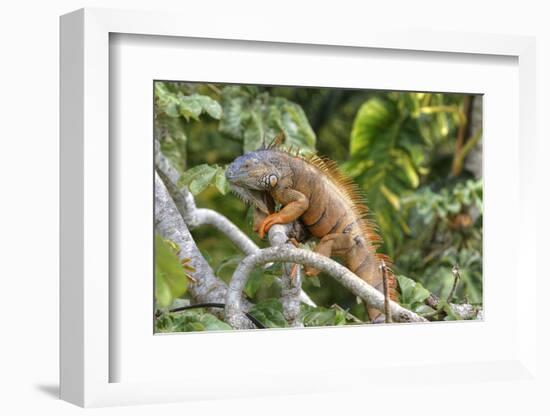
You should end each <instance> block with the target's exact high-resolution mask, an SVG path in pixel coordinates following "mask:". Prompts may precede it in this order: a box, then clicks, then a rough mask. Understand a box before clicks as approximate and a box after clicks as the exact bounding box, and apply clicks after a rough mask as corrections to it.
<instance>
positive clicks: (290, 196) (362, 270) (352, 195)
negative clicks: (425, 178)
mask: <svg viewBox="0 0 550 416" xmlns="http://www.w3.org/2000/svg"><path fill="white" fill-rule="evenodd" d="M226 178H227V180H228V182H229V183H230V185H231V188H232V190H233V192H234V193H236V194H237V195H238V196H239V197H241V198H242V199H243V200H244V201H245V202H247V203H249V204H253V205H254V206H255V207H256V212H257V215H256V216H255V230H257V231H258V234H259V236H260V238H263V237H264V235H265V233H267V231H268V230H269V228H270V227H271V226H272V225H274V224H286V223H290V222H292V221H295V220H298V219H300V220H301V221H302V223H303V224H304V225H305V227H306V228H307V230H308V231H309V232H310V233H311V234H312V235H313V236H315V237H317V238H319V243H318V244H317V246H316V248H315V252H317V253H319V254H322V255H325V256H327V257H330V256H341V257H342V259H343V260H344V264H345V265H346V267H347V268H348V269H349V270H351V271H352V272H353V273H355V274H356V275H357V276H359V277H360V278H361V279H363V280H365V281H366V282H367V283H369V284H370V285H371V286H374V287H375V288H376V289H378V290H379V291H380V292H383V281H382V272H381V270H380V264H381V262H382V260H384V262H385V263H386V264H389V261H388V258H387V257H386V256H384V255H382V254H379V253H377V252H376V249H377V246H378V245H379V244H380V242H381V239H380V237H379V235H378V234H377V233H376V232H375V231H374V226H373V224H372V223H371V221H369V220H368V219H367V207H366V205H365V204H364V202H363V198H362V196H361V194H360V192H359V190H358V188H357V186H356V185H355V184H354V183H353V182H352V181H351V180H350V179H349V178H347V177H345V176H344V175H343V174H342V173H341V172H340V170H339V169H338V167H337V165H336V163H335V162H333V161H330V160H327V159H323V158H320V157H318V156H309V157H303V156H300V155H298V154H292V153H291V152H288V151H285V150H283V149H280V148H278V147H275V146H269V147H268V148H265V149H260V150H258V151H255V152H250V153H246V154H244V155H243V156H240V157H238V158H237V159H235V160H234V161H233V163H231V165H229V167H228V168H227V170H226ZM275 203H279V204H280V205H281V209H280V210H279V211H278V212H274V211H275V210H274V207H275ZM318 273H319V271H318V270H315V269H312V268H306V275H309V276H314V275H316V274H318ZM387 278H388V279H389V286H390V297H391V298H392V299H393V300H396V297H397V296H396V292H395V287H396V283H395V277H394V276H393V274H392V273H391V272H390V271H388V273H387ZM367 307H368V305H367ZM368 314H369V317H370V319H371V320H372V321H373V322H379V321H381V320H382V319H383V318H384V317H383V314H382V312H380V311H379V310H377V309H374V308H368Z"/></svg>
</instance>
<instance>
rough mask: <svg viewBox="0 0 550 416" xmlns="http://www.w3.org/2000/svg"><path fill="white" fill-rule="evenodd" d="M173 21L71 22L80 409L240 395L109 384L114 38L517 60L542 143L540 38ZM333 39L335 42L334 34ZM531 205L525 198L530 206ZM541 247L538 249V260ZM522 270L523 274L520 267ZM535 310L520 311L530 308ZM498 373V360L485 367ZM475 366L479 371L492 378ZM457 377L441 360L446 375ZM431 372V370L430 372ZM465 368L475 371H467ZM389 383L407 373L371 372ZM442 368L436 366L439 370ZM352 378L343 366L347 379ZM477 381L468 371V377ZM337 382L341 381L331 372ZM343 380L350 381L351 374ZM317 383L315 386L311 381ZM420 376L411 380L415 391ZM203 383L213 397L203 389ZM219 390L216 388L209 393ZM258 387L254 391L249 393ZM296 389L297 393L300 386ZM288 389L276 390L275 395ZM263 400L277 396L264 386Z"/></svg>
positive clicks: (527, 227) (94, 16) (91, 13)
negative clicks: (238, 31) (243, 30)
mask: <svg viewBox="0 0 550 416" xmlns="http://www.w3.org/2000/svg"><path fill="white" fill-rule="evenodd" d="M181 21H182V20H181V16H179V15H177V14H173V13H151V12H135V11H132V12H129V11H115V10H99V9H85V10H79V11H76V12H73V13H71V14H69V15H66V16H63V17H62V20H61V81H62V85H61V116H62V118H61V210H62V211H61V252H62V258H61V397H62V398H63V399H65V400H67V401H70V402H73V403H76V404H79V405H81V406H102V405H112V404H133V403H151V402H163V401H180V400H190V399H197V398H209V397H214V395H215V396H216V397H236V396H239V395H240V394H239V393H238V391H237V390H235V389H227V386H226V385H225V383H224V382H223V380H219V379H215V380H212V379H206V378H203V379H201V380H193V383H194V384H195V387H196V388H194V389H185V388H182V384H181V383H177V382H158V383H151V382H149V383H109V362H110V359H113V358H116V357H111V356H110V355H109V240H108V238H109V194H108V192H109V191H108V190H109V140H108V138H109V34H110V33H127V34H144V35H162V36H181V37H192V38H194V37H197V38H212V39H232V40H249V41H270V42H282V43H301V44H312V45H334V46H355V47H369V48H384V49H400V50H411V51H434V52H451V53H474V54H489V55H506V56H513V57H517V58H518V60H519V69H520V75H519V82H520V96H519V100H520V107H519V108H520V114H519V118H520V123H519V125H520V131H519V137H521V138H522V140H525V141H526V142H527V143H531V144H532V143H534V141H535V132H534V126H535V121H536V120H535V119H534V117H535V111H534V105H535V104H534V103H535V100H534V97H535V76H534V72H535V42H534V39H533V38H526V37H515V36H504V35H502V36H500V35H486V34H468V33H466V34H465V33H439V34H437V36H434V34H433V33H428V32H421V31H407V32H406V33H404V32H398V31H394V30H392V31H391V32H390V31H387V32H384V31H380V30H375V29H367V30H365V29H364V28H361V32H360V33H359V32H354V31H353V28H350V29H349V30H348V31H343V32H342V31H341V32H339V33H338V34H331V35H330V36H329V35H327V34H326V32H325V31H324V30H323V28H322V27H311V30H308V31H307V32H303V33H302V32H301V31H299V30H298V29H296V30H293V29H292V28H287V29H288V30H285V31H280V30H279V26H278V25H277V24H272V25H270V24H264V25H262V26H261V28H259V27H251V28H250V30H249V31H247V36H240V35H233V31H232V28H231V25H230V24H229V23H228V24H227V25H226V26H224V25H223V24H221V25H217V26H216V27H215V28H208V29H204V28H203V27H202V26H201V25H200V23H199V22H193V21H192V20H191V21H189V19H187V20H186V25H185V26H182V25H181ZM327 36H328V37H327ZM534 149H535V146H528V145H525V144H524V143H522V146H521V147H520V149H519V151H520V157H519V159H520V164H521V177H520V178H519V179H520V184H521V185H520V195H521V196H522V201H521V205H520V214H522V215H520V216H519V218H521V224H520V225H519V227H518V228H519V231H518V232H519V240H520V241H536V238H535V237H536V236H535V229H536V219H535V217H534V215H533V213H532V212H530V211H528V210H529V208H530V205H529V201H530V200H529V196H532V195H535V193H534V192H533V189H532V188H533V184H532V183H531V181H530V180H529V178H530V177H531V175H534V172H535V163H534V162H535V152H534ZM523 197H524V198H523ZM532 252H533V251H531V253H532ZM525 253H526V252H525V250H523V251H522V257H520V259H521V260H525V262H524V263H523V262H522V264H525V268H524V269H523V270H522V272H523V273H524V277H522V280H523V281H524V285H525V286H523V285H522V286H523V287H526V288H530V289H529V290H527V289H522V288H520V289H519V290H518V308H519V312H518V318H520V319H521V318H522V316H523V317H524V316H525V314H527V313H528V312H524V311H529V310H532V309H534V308H535V295H534V294H535V293H536V290H535V289H534V288H535V287H536V278H537V275H536V270H535V263H536V262H535V261H534V259H533V255H532V254H531V256H530V258H529V260H528V261H527V260H526V258H525ZM518 273H519V271H518ZM526 304H527V305H529V307H526V308H521V306H522V305H526ZM521 322H522V325H521V327H520V333H521V334H520V335H521V336H520V340H519V345H518V356H517V357H514V359H511V360H510V361H509V362H503V363H501V364H500V369H501V370H502V369H505V370H506V371H507V374H508V376H509V377H511V378H512V379H513V380H516V379H517V380H521V379H523V378H525V377H526V375H528V377H532V376H534V374H535V368H536V362H535V349H536V342H535V341H536V339H535V333H536V321H535V320H533V319H530V318H529V319H527V318H526V319H524V320H523V319H522V320H521ZM485 364H487V365H492V364H494V363H485ZM480 365H484V363H481V364H480V363H478V364H471V365H469V366H468V367H467V368H468V371H470V372H471V371H474V372H475V371H482V370H480V369H481V367H480ZM445 366H447V368H448V369H453V371H457V369H456V368H454V367H453V366H452V365H449V364H446V363H442V364H441V366H440V367H439V368H438V369H437V370H438V371H444V370H443V369H444V368H446V367H445ZM420 367H421V366H420ZM462 369H464V366H463V367H462ZM371 371H372V374H373V375H376V377H377V378H379V379H384V377H388V374H399V376H400V377H401V378H403V379H404V380H407V377H403V374H402V373H403V372H400V371H396V370H395V369H393V370H390V372H389V373H388V369H378V370H376V369H372V370H371ZM432 371H433V369H432ZM352 373H353V371H352V370H349V369H342V370H341V371H339V372H338V375H339V376H340V377H343V376H348V375H350V374H352ZM465 374H466V373H464V377H466V376H465ZM331 375H332V376H333V375H334V374H333V373H331ZM292 377H293V381H292V382H291V383H290V382H289V381H288V379H287V378H286V377H284V376H283V375H273V378H275V379H278V380H280V382H281V384H282V383H286V385H287V388H286V390H285V391H293V392H304V393H306V392H309V391H312V389H311V387H310V388H304V387H303V386H306V385H308V378H307V375H304V374H293V376H292ZM343 378H344V377H343ZM309 382H311V380H309ZM413 382H414V381H413V379H410V381H409V383H413ZM201 387H202V388H203V389H204V392H202V391H201ZM207 387H208V388H207ZM248 387H249V386H248ZM289 389H291V390H289ZM333 389H334V386H324V385H316V386H315V391H317V392H319V391H333ZM276 393H277V392H275V391H274V392H273V394H276ZM252 394H267V393H266V392H265V391H263V390H262V389H258V390H249V391H248V393H243V394H242V395H244V396H246V395H252Z"/></svg>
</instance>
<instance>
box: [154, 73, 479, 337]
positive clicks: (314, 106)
mask: <svg viewBox="0 0 550 416" xmlns="http://www.w3.org/2000/svg"><path fill="white" fill-rule="evenodd" d="M481 102H482V100H481V96H472V95H464V94H447V93H445V94H442V93H417V92H386V91H365V90H353V89H349V90H344V89H329V88H301V87H299V88H297V87H279V86H251V85H221V84H198V83H181V82H160V81H157V82H155V110H156V111H155V127H156V131H155V134H156V135H157V138H158V139H159V140H160V142H161V150H162V152H163V153H164V154H165V155H166V156H167V157H168V158H169V159H170V160H171V161H172V162H173V163H174V165H175V166H176V167H177V168H178V170H179V171H180V173H182V178H183V180H182V183H181V184H180V186H188V187H189V189H190V190H191V192H192V193H193V194H194V195H195V198H196V202H197V205H198V206H200V207H208V208H212V209H214V210H217V211H218V212H220V213H222V214H223V215H225V216H227V217H228V218H229V219H230V220H231V221H233V222H234V223H235V224H236V225H237V226H238V227H239V228H240V229H242V230H244V231H245V232H246V233H247V234H248V235H250V236H251V237H252V238H253V239H254V240H255V242H256V243H257V244H258V245H259V246H261V247H263V246H265V245H266V244H265V242H262V241H259V240H258V238H257V236H256V235H254V234H253V233H252V231H251V226H250V212H249V209H248V207H246V206H244V204H243V203H242V202H241V201H240V200H239V199H237V198H236V197H234V196H232V195H231V194H229V193H228V188H227V184H226V183H225V179H224V170H225V167H226V165H228V164H229V163H231V161H232V160H233V159H235V158H236V157H237V156H239V155H241V154H243V153H244V152H247V151H251V150H254V149H257V148H258V147H260V146H261V144H262V142H263V140H264V138H266V140H270V138H273V137H274V136H275V135H276V134H277V133H279V132H280V131H281V130H282V131H284V132H285V135H286V138H287V139H286V140H287V141H286V143H285V144H286V145H289V146H293V147H295V148H299V149H300V151H301V152H303V153H308V152H318V153H319V154H322V155H325V156H328V157H330V158H331V159H334V160H335V161H337V162H338V164H339V166H341V168H342V169H343V170H344V171H345V172H346V173H347V174H348V175H350V176H352V177H353V178H354V179H355V181H356V182H357V183H358V184H359V185H360V187H361V188H362V189H363V191H364V193H365V196H366V199H367V203H368V206H369V208H370V210H371V215H372V218H373V219H374V220H375V222H376V223H377V224H378V225H379V232H380V234H381V235H382V237H383V239H384V243H383V245H382V246H381V247H380V251H381V252H384V253H386V254H388V255H390V257H391V258H392V259H393V260H394V267H393V269H394V272H395V273H396V275H397V276H398V281H399V284H400V286H401V292H402V295H401V303H402V304H403V305H404V306H407V307H409V308H411V309H413V310H415V311H417V312H419V313H429V312H430V309H429V308H428V307H427V306H426V305H424V304H423V300H424V299H425V298H426V297H427V296H428V293H429V292H432V293H435V294H437V295H439V296H441V297H443V298H446V297H447V295H448V293H449V292H450V291H451V287H452V284H453V275H452V273H451V269H452V266H453V265H457V266H458V267H459V269H460V276H461V279H460V281H459V284H458V288H457V291H456V293H455V295H454V299H453V301H462V300H466V301H467V302H470V303H474V304H481V302H482V213H483V204H482V198H483V195H482V178H481V133H482V131H481V114H482V108H481ZM193 236H194V238H195V241H196V242H197V245H198V247H199V249H200V250H201V253H202V254H203V255H204V257H205V258H206V259H207V261H208V262H209V263H210V264H211V266H212V267H213V269H214V270H215V273H216V274H217V275H218V276H219V277H221V278H222V279H224V280H225V281H228V280H229V279H230V277H231V274H232V272H233V270H234V269H235V267H236V265H237V264H238V261H239V260H240V259H241V258H242V254H241V253H239V251H238V250H237V249H236V248H235V247H234V246H233V245H232V244H231V243H230V242H229V241H228V240H227V239H226V238H225V237H224V236H223V235H220V234H219V233H217V232H216V231H215V230H213V229H211V228H199V229H197V230H194V231H193ZM167 243H168V245H169V242H167ZM158 246H161V247H162V244H158ZM163 253H164V255H165V254H166V250H164V251H163ZM158 259H159V253H157V265H158V264H159V260H158ZM167 264H168V263H167ZM161 266H162V264H161ZM191 266H192V264H191ZM185 267H187V268H188V269H187V270H186V272H187V273H190V274H191V275H192V272H190V271H189V270H192V267H191V269H189V267H190V266H189V265H185ZM161 268H162V267H161ZM277 272H278V270H277V268H274V270H267V271H256V272H255V274H254V275H253V277H252V278H251V280H250V282H249V284H248V285H247V287H246V295H247V296H248V297H250V299H251V300H253V301H254V303H256V304H257V307H256V308H255V310H254V311H253V313H254V314H255V316H257V317H258V319H260V320H262V322H264V323H266V324H267V326H285V322H284V318H282V315H281V313H280V304H278V303H277V301H276V300H275V299H276V298H277V296H278V288H277V286H276V285H274V284H273V282H274V277H275V276H276V275H277ZM167 278H168V279H169V278H170V273H169V272H164V271H162V270H159V268H158V267H157V286H159V282H160V283H161V284H160V287H166V285H165V284H164V283H163V282H165V281H166V279H167ZM182 286H185V285H180V288H181V287H182ZM303 287H304V290H306V291H307V293H308V294H309V295H310V296H311V297H312V299H313V300H314V301H315V302H316V303H317V304H318V305H320V306H321V307H320V308H317V309H316V310H310V309H308V308H305V307H304V311H303V316H304V319H305V323H306V325H335V324H336V325H338V324H353V323H357V322H358V321H365V320H366V319H367V317H366V314H365V308H364V306H363V305H362V304H359V303H358V302H357V300H356V299H355V298H354V297H353V296H352V295H351V294H350V293H349V292H348V291H347V290H345V289H344V288H342V287H340V286H339V285H338V284H337V283H336V282H334V281H333V280H332V279H331V278H330V277H328V276H324V275H322V274H321V275H320V276H319V277H318V278H313V279H305V282H304V286H303ZM164 294H165V295H166V291H165V292H164ZM173 295H174V296H173V297H172V298H171V297H170V296H168V297H167V298H166V297H165V301H164V302H162V304H161V305H160V306H165V307H166V306H169V305H170V304H172V301H174V298H183V299H185V297H186V294H185V288H183V290H179V291H177V292H175V293H174V294H173ZM157 298H158V296H157ZM157 303H158V299H157ZM176 303H177V301H176ZM335 305H338V306H335ZM348 312H349V313H351V314H352V315H353V316H351V315H349V313H348ZM446 319H454V317H453V316H452V315H449V316H447V318H446ZM208 320H210V321H211V322H206V321H208ZM157 329H158V330H160V331H181V330H204V329H227V328H226V327H225V326H224V323H223V322H221V321H217V322H214V321H212V320H211V318H210V315H208V314H206V312H204V311H194V312H191V311H189V313H186V314H179V315H178V316H173V315H170V314H164V315H163V316H162V319H159V320H158V321H157Z"/></svg>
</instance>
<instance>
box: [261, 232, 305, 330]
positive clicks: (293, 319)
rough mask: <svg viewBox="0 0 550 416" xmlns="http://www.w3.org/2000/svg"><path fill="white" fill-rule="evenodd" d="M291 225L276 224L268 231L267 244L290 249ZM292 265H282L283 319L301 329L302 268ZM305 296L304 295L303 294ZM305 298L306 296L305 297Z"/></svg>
mask: <svg viewBox="0 0 550 416" xmlns="http://www.w3.org/2000/svg"><path fill="white" fill-rule="evenodd" d="M292 226H293V224H284V225H282V224H276V225H274V226H273V227H271V229H270V230H269V234H268V237H269V243H270V244H271V246H272V247H284V246H288V247H292V245H291V244H290V243H289V242H288V241H289V235H291V233H292ZM293 268H294V263H284V264H283V275H282V276H281V304H282V305H283V314H284V316H285V319H286V320H287V322H288V323H289V324H290V326H293V327H303V326H304V325H303V324H302V322H300V319H299V317H300V300H301V296H300V295H301V294H302V293H303V292H302V267H300V266H298V265H297V267H295V268H294V276H292V272H293ZM304 294H305V293H304ZM306 296H307V295H306Z"/></svg>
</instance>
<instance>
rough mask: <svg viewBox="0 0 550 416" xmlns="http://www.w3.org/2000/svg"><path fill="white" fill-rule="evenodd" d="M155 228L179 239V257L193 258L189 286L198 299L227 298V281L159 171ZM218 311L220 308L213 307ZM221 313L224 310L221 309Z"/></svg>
mask: <svg viewBox="0 0 550 416" xmlns="http://www.w3.org/2000/svg"><path fill="white" fill-rule="evenodd" d="M155 228H156V230H157V231H158V232H159V233H160V235H161V236H162V237H163V238H165V239H167V240H171V241H173V242H174V243H176V244H177V245H178V246H179V247H180V249H181V250H180V252H179V253H178V257H179V258H180V260H183V259H185V258H190V259H192V262H191V264H192V266H193V267H194V268H195V270H196V271H195V272H194V273H193V277H194V279H195V282H193V281H190V282H189V285H188V290H189V293H190V294H191V296H192V297H193V299H194V300H196V301H197V302H200V303H207V302H211V303H221V302H224V301H225V297H226V293H227V285H226V284H225V282H223V281H222V280H220V279H218V278H217V277H216V276H215V275H214V272H213V271H212V269H211V267H210V265H209V264H208V263H207V262H206V260H205V259H204V257H203V256H202V255H201V253H200V251H199V249H198V248H197V246H196V244H195V241H194V240H193V237H192V236H191V233H190V232H189V229H188V228H187V226H186V224H185V222H184V221H183V218H182V217H181V215H180V214H179V212H178V210H177V208H176V206H175V204H174V201H173V200H172V197H171V195H170V194H169V193H168V190H167V189H166V187H165V186H164V183H163V182H162V180H161V179H160V177H159V176H158V175H155ZM239 301H240V302H241V303H242V305H243V308H244V310H248V308H249V307H250V303H249V302H248V301H247V300H245V299H239ZM213 312H214V313H216V311H213ZM217 314H218V315H220V311H217Z"/></svg>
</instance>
